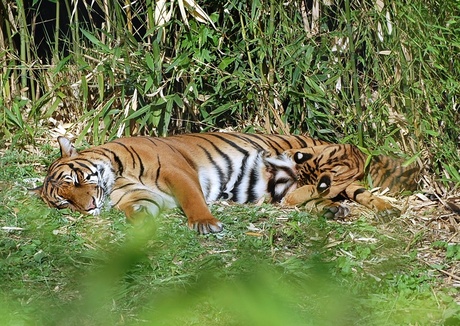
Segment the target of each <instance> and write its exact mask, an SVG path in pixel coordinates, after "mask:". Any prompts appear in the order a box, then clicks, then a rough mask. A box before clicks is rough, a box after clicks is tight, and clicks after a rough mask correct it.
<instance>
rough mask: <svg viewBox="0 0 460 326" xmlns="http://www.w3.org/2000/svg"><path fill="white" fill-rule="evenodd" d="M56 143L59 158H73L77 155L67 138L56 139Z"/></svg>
mask: <svg viewBox="0 0 460 326" xmlns="http://www.w3.org/2000/svg"><path fill="white" fill-rule="evenodd" d="M58 142H59V146H60V147H61V157H75V156H77V155H78V152H77V150H76V149H75V147H74V146H73V145H72V143H71V142H70V140H68V139H67V138H65V137H58Z"/></svg>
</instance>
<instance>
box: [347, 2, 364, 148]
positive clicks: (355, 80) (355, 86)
mask: <svg viewBox="0 0 460 326" xmlns="http://www.w3.org/2000/svg"><path fill="white" fill-rule="evenodd" d="M345 16H346V20H347V34H348V39H349V42H348V44H349V49H350V62H351V80H352V85H353V98H354V102H355V106H356V115H357V116H358V119H359V120H358V124H357V126H358V144H359V146H362V147H363V146H364V137H363V122H362V121H361V119H362V113H363V110H362V107H361V100H360V96H359V88H358V72H357V70H356V53H355V42H354V39H353V29H352V27H351V11H350V0H345Z"/></svg>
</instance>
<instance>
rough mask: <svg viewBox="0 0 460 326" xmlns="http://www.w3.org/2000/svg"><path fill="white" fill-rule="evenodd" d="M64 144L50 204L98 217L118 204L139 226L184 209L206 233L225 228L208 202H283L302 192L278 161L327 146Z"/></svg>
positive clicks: (178, 139) (200, 137)
mask: <svg viewBox="0 0 460 326" xmlns="http://www.w3.org/2000/svg"><path fill="white" fill-rule="evenodd" d="M58 142H59V146H60V150H61V157H60V158H59V159H57V160H56V161H55V162H54V163H52V164H51V166H50V167H49V170H48V174H47V176H46V177H45V180H44V183H43V186H41V187H38V188H36V189H35V192H37V193H38V194H39V195H40V196H41V198H43V200H44V201H45V202H46V203H47V204H48V205H49V206H51V207H55V208H58V209H61V208H70V209H72V210H76V211H79V212H82V213H85V214H94V215H96V214H99V213H100V211H101V209H102V208H103V205H104V202H105V201H106V199H110V203H111V205H112V206H115V207H116V208H118V209H120V210H122V211H123V212H124V213H125V214H126V216H127V218H128V220H131V221H134V220H136V218H139V219H140V217H141V216H143V215H145V214H147V215H154V216H155V215H158V214H159V213H160V212H161V211H162V210H164V209H168V208H173V207H180V208H181V209H182V210H183V211H184V213H185V215H186V216H187V219H188V226H189V227H190V228H192V229H195V230H197V231H198V232H199V233H201V234H206V233H209V232H219V231H221V230H222V223H221V222H220V221H219V220H218V219H216V218H215V217H214V216H213V215H212V214H211V212H210V210H209V208H208V206H207V203H208V202H212V201H215V200H218V199H227V200H232V201H234V202H238V203H246V202H257V201H259V200H260V199H261V198H262V197H268V198H269V199H271V201H273V202H278V201H280V200H281V198H283V197H284V195H285V194H286V193H287V192H289V191H291V190H293V189H294V188H295V182H296V176H295V173H294V170H293V163H292V162H286V161H284V160H282V159H278V158H277V157H278V156H279V155H280V154H281V153H283V152H284V151H286V150H288V149H300V148H309V147H311V146H318V145H321V144H325V142H322V141H319V140H315V139H312V138H310V137H307V136H281V135H256V134H240V133H203V134H186V135H178V136H171V137H165V138H153V137H131V138H121V139H117V140H115V141H112V142H109V143H106V144H104V145H101V146H97V147H92V148H89V149H86V150H83V151H80V152H79V151H77V150H76V149H75V147H74V146H73V145H72V144H71V142H70V141H69V140H68V139H66V138H64V137H59V138H58Z"/></svg>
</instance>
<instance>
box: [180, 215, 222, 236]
mask: <svg viewBox="0 0 460 326" xmlns="http://www.w3.org/2000/svg"><path fill="white" fill-rule="evenodd" d="M188 227H189V228H190V229H192V230H195V231H197V232H198V233H199V234H203V235H204V234H208V233H218V232H221V231H222V230H223V229H224V225H223V224H222V222H221V221H219V220H218V219H216V218H215V219H212V220H201V221H194V222H189V223H188Z"/></svg>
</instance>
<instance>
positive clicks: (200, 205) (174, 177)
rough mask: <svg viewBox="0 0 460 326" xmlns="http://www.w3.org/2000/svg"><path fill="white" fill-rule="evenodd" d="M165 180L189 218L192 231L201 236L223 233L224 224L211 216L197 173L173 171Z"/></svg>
mask: <svg viewBox="0 0 460 326" xmlns="http://www.w3.org/2000/svg"><path fill="white" fill-rule="evenodd" d="M165 178H166V184H167V185H168V186H169V189H170V190H171V192H172V194H173V196H174V197H175V198H176V200H177V202H178V204H179V206H180V207H181V208H182V210H183V211H184V214H185V215H186V216H187V219H188V226H189V228H190V229H193V230H195V231H198V232H199V233H200V234H207V233H216V232H220V231H222V229H223V225H222V222H221V221H219V220H218V219H216V218H215V217H214V216H213V215H212V214H211V211H210V210H209V207H208V205H207V204H206V200H205V199H204V195H203V191H202V190H201V186H200V182H199V180H198V175H196V173H195V171H188V173H187V171H180V172H178V171H171V173H169V174H167V175H166V177H165Z"/></svg>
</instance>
